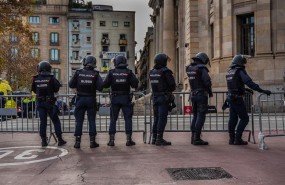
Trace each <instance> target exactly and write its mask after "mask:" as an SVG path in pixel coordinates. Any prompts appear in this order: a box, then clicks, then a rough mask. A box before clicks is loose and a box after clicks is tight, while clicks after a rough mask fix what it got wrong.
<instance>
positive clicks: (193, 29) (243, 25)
mask: <svg viewBox="0 0 285 185" xmlns="http://www.w3.org/2000/svg"><path fill="white" fill-rule="evenodd" d="M149 6H150V7H151V8H152V9H153V14H152V20H153V23H154V45H155V48H154V53H158V52H165V53H167V54H168V55H170V57H171V59H174V60H173V63H172V61H171V64H170V65H169V66H170V68H171V69H172V70H174V73H175V74H176V75H175V78H176V81H177V83H178V84H179V86H180V87H181V88H178V89H177V90H178V91H179V90H181V91H189V90H190V86H189V84H188V79H187V75H186V73H185V66H186V65H188V64H189V63H190V62H191V58H192V57H193V56H195V54H196V53H198V52H200V51H202V52H205V53H207V54H208V56H209V58H210V63H211V67H209V69H210V75H211V77H212V83H213V89H214V90H224V91H225V90H227V89H226V79H225V75H226V72H227V69H228V67H229V65H230V64H231V60H232V58H233V56H234V55H236V54H244V55H248V56H249V57H250V58H249V59H248V64H247V65H246V69H247V71H248V73H249V74H250V76H251V77H252V79H253V80H254V81H255V82H257V83H258V84H260V86H261V87H262V88H265V89H270V90H272V91H282V90H283V89H284V76H285V62H284V61H285V44H284V43H285V30H284V28H285V27H284V23H285V19H284V18H285V17H284V13H283V10H284V9H285V1H282V0H269V1H264V0H232V1H228V0H187V1H182V0H150V1H149ZM169 12H170V13H169ZM173 12H174V13H173ZM169 22H172V23H169ZM170 40H171V41H170ZM165 47H167V48H165ZM150 60H152V59H150Z"/></svg>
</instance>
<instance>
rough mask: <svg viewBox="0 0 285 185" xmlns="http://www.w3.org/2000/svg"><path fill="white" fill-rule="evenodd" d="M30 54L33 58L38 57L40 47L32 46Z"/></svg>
mask: <svg viewBox="0 0 285 185" xmlns="http://www.w3.org/2000/svg"><path fill="white" fill-rule="evenodd" d="M31 56H32V57H33V58H38V57H40V49H39V48H32V49H31Z"/></svg>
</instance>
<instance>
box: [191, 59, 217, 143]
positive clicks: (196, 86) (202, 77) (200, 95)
mask: <svg viewBox="0 0 285 185" xmlns="http://www.w3.org/2000/svg"><path fill="white" fill-rule="evenodd" d="M208 72H209V70H208V68H207V67H206V66H205V65H204V64H201V63H199V62H196V61H195V60H194V62H193V63H191V64H190V65H188V66H186V73H187V76H188V78H189V83H190V87H191V102H192V106H193V120H192V123H191V131H192V140H191V143H192V144H197V145H200V144H202V145H206V144H208V142H204V141H203V140H201V139H200V134H201V130H202V128H203V126H204V123H205V119H206V112H207V108H208V96H213V94H212V82H211V78H210V76H209V74H208ZM195 135H196V140H197V142H196V143H195V142H194V140H195V139H194V137H195Z"/></svg>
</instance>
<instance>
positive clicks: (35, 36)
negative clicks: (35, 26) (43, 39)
mask: <svg viewBox="0 0 285 185" xmlns="http://www.w3.org/2000/svg"><path fill="white" fill-rule="evenodd" d="M32 39H33V41H34V42H35V44H39V42H40V34H39V32H33V33H32Z"/></svg>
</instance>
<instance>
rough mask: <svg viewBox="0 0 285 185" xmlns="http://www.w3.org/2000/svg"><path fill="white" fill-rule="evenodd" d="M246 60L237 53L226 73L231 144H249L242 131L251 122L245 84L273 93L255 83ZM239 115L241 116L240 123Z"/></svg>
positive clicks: (263, 91) (268, 93) (261, 91)
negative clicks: (247, 107) (248, 70)
mask: <svg viewBox="0 0 285 185" xmlns="http://www.w3.org/2000/svg"><path fill="white" fill-rule="evenodd" d="M246 62H247V60H246V58H245V57H244V56H243V55H236V56H235V57H234V58H233V60H232V64H231V65H230V67H229V70H228V72H227V74H226V80H227V86H228V96H227V101H228V103H229V107H230V119H229V124H228V127H229V136H230V139H229V144H230V145H247V144H248V143H247V142H246V141H244V140H242V133H243V131H244V129H245V127H246V125H247V124H248V122H249V116H248V113H247V109H246V106H245V103H244V100H243V95H244V94H245V91H246V89H245V85H247V86H248V87H249V88H251V89H253V90H255V91H258V92H260V93H265V94H267V95H268V96H269V95H270V94H271V91H269V90H263V89H261V88H260V87H259V85H257V84H256V83H254V82H253V81H252V79H251V78H250V77H249V76H248V74H247V72H246V70H245V66H244V65H245V64H246ZM238 117H239V118H240V121H239V124H238ZM236 127H237V129H236ZM235 130H236V133H235Z"/></svg>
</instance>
